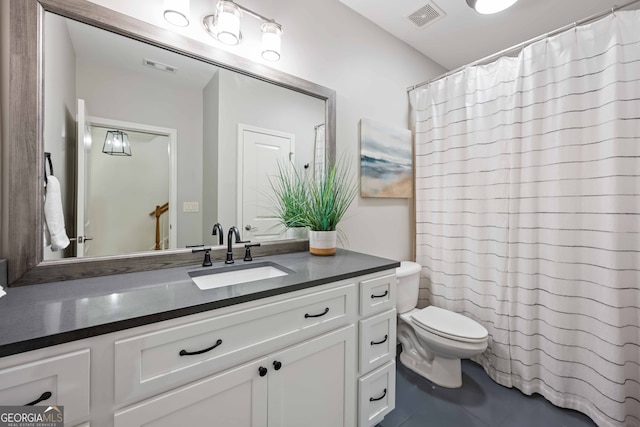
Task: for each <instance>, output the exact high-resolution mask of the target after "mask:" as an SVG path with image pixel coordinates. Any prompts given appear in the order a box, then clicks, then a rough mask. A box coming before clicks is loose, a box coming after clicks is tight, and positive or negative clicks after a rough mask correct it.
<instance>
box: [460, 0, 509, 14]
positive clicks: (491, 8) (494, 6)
mask: <svg viewBox="0 0 640 427" xmlns="http://www.w3.org/2000/svg"><path fill="white" fill-rule="evenodd" d="M517 1H518V0H467V4H468V5H469V7H470V8H471V9H473V10H475V11H476V12H478V13H481V14H483V15H490V14H492V13H498V12H502V11H503V10H505V9H507V8H509V7H511V6H513V4H514V3H515V2H517Z"/></svg>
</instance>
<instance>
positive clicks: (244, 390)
mask: <svg viewBox="0 0 640 427" xmlns="http://www.w3.org/2000/svg"><path fill="white" fill-rule="evenodd" d="M266 362H267V359H266V358H262V359H259V360H256V361H254V362H251V363H248V364H245V365H242V366H239V367H237V368H234V369H230V370H228V371H225V372H222V373H220V374H218V375H214V376H212V377H209V378H206V379H204V380H202V381H198V382H196V383H194V384H191V385H188V386H185V387H181V388H178V389H176V390H174V391H171V392H169V393H165V394H163V395H160V396H158V397H156V398H153V399H150V400H147V401H145V402H143V403H140V404H138V405H135V406H132V407H129V408H126V409H124V410H122V411H119V412H117V413H116V415H115V423H114V426H115V427H140V426H145V427H176V426H205V425H207V426H233V427H266V425H267V375H266V371H264V374H263V376H260V373H259V372H260V368H263V369H265V368H266Z"/></svg>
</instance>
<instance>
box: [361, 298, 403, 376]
mask: <svg viewBox="0 0 640 427" xmlns="http://www.w3.org/2000/svg"><path fill="white" fill-rule="evenodd" d="M395 355H396V310H395V309H391V310H389V311H385V312H384V313H380V314H376V315H375V316H371V317H369V318H366V319H363V320H361V321H360V373H363V374H364V373H367V372H369V371H370V370H372V369H375V368H377V367H378V366H381V365H384V364H385V363H386V362H388V361H389V360H392V359H394V358H395Z"/></svg>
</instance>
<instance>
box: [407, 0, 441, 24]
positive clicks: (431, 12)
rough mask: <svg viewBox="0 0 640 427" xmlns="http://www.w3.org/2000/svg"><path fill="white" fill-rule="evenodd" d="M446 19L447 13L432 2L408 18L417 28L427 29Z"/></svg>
mask: <svg viewBox="0 0 640 427" xmlns="http://www.w3.org/2000/svg"><path fill="white" fill-rule="evenodd" d="M444 17H445V13H444V12H443V11H442V9H440V8H439V7H438V6H437V5H436V4H435V3H433V2H430V3H427V4H425V5H424V6H422V7H421V8H420V9H418V10H416V11H415V12H413V13H412V14H411V15H409V16H407V19H408V20H409V21H411V22H412V23H413V25H415V26H416V27H417V28H420V29H422V28H426V27H428V26H429V25H431V24H433V23H435V22H436V21H439V20H440V19H442V18H444Z"/></svg>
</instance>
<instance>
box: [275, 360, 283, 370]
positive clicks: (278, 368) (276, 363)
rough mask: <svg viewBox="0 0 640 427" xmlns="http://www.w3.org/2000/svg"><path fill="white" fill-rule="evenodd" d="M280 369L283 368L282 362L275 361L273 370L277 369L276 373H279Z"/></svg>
mask: <svg viewBox="0 0 640 427" xmlns="http://www.w3.org/2000/svg"><path fill="white" fill-rule="evenodd" d="M280 368H282V362H279V361H277V360H275V361H274V362H273V369H275V370H276V371H279V370H280Z"/></svg>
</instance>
